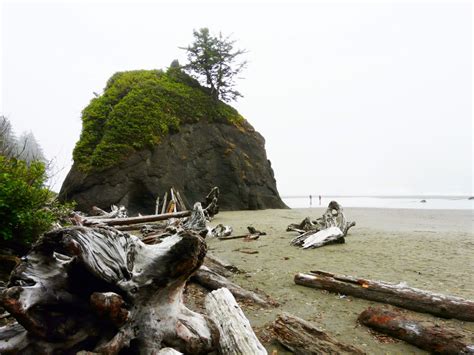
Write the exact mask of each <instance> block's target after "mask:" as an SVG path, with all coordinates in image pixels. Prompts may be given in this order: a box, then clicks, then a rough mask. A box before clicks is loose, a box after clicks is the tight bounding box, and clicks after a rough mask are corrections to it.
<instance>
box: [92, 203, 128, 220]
mask: <svg viewBox="0 0 474 355" xmlns="http://www.w3.org/2000/svg"><path fill="white" fill-rule="evenodd" d="M91 214H92V216H91V217H89V218H90V219H108V218H126V217H127V209H126V208H125V207H124V206H118V207H117V206H115V205H112V206H111V207H110V212H106V211H104V210H103V209H101V208H99V207H97V206H93V207H92V209H91Z"/></svg>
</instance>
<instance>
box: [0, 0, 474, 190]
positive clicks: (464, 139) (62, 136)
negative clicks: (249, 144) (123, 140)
mask: <svg viewBox="0 0 474 355" xmlns="http://www.w3.org/2000/svg"><path fill="white" fill-rule="evenodd" d="M1 21H2V26H1V30H2V36H1V39H2V42H1V60H2V72H1V85H2V95H1V99H2V102H1V106H0V113H1V114H4V115H6V116H7V117H8V118H9V119H10V120H11V122H12V124H13V126H14V129H15V131H16V132H17V133H20V132H21V131H23V130H31V131H32V132H33V133H34V135H35V136H36V138H37V140H38V141H39V142H40V144H41V146H42V147H43V149H44V151H45V154H46V156H47V157H48V158H50V159H52V158H54V159H55V164H56V167H57V168H63V170H62V171H61V172H60V173H59V174H57V176H56V184H55V186H54V189H55V190H59V188H60V185H61V183H62V180H63V179H64V177H65V175H66V174H67V171H68V170H69V167H70V165H71V163H72V150H73V148H74V145H75V143H76V141H77V140H78V138H79V134H80V131H81V120H80V113H81V110H82V109H83V108H84V107H85V106H86V105H87V104H88V102H89V101H90V99H91V98H92V97H93V92H94V91H95V92H99V93H100V92H101V91H102V89H103V87H104V86H105V83H106V81H107V79H108V78H109V77H110V76H111V75H112V74H113V73H115V72H117V71H124V70H133V69H153V68H165V67H167V66H168V65H169V64H170V63H171V61H172V60H173V59H175V58H177V59H179V60H180V62H181V63H183V62H185V53H184V52H183V51H181V50H179V49H178V46H186V45H187V44H189V43H190V42H191V41H192V30H193V29H198V28H200V27H209V28H210V30H211V31H213V32H218V31H222V32H223V33H224V34H233V37H234V39H236V40H238V44H239V45H240V47H242V48H246V49H247V50H248V51H249V53H248V60H249V65H248V69H247V70H246V71H245V73H244V76H245V80H242V81H241V82H240V83H239V86H238V89H240V91H241V92H242V93H243V94H244V96H245V97H244V98H242V99H240V100H239V101H238V102H237V103H235V104H234V106H235V107H236V108H237V109H238V110H239V111H240V113H241V114H242V115H243V116H244V117H245V118H247V119H248V120H249V121H250V123H251V124H252V125H253V126H254V127H255V128H256V129H257V130H258V131H259V132H260V133H261V134H262V135H263V136H264V137H265V139H266V148H267V155H268V157H269V159H270V160H271V162H272V166H273V169H274V171H275V176H276V179H277V184H278V188H279V191H280V194H281V195H296V194H305V195H306V194H309V193H313V194H323V195H327V194H466V195H471V194H472V185H473V172H472V166H473V150H472V135H473V132H472V64H471V62H472V32H471V22H472V11H471V5H470V3H469V2H464V3H456V2H453V1H449V2H446V3H444V4H443V3H439V2H438V3H436V4H430V3H428V2H422V3H419V4H416V3H407V2H405V3H395V4H390V3H388V2H383V3H378V4H376V3H373V2H372V3H360V4H357V3H349V4H335V3H332V2H331V3H321V2H318V3H315V4H295V3H286V4H285V3H281V4H278V5H276V4H269V3H266V4H263V3H262V4H251V3H241V4H225V3H224V4H223V3H221V4H219V3H214V4H212V3H197V2H196V3H195V4H183V3H180V4H176V3H175V5H172V4H165V3H158V2H157V3H153V4H152V3H145V4H136V3H132V2H130V3H123V4H120V5H117V4H115V5H114V4H111V3H102V4H98V3H82V4H81V3H76V4H73V3H63V4H60V3H38V2H36V3H30V4H28V3H19V2H18V1H15V2H8V1H7V2H3V7H2V17H1Z"/></svg>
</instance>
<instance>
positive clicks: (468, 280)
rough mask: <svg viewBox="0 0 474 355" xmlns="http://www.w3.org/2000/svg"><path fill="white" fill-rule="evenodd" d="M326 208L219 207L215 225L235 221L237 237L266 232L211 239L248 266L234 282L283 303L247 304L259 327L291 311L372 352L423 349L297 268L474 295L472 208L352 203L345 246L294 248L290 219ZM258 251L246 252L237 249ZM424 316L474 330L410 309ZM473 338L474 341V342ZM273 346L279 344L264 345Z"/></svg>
mask: <svg viewBox="0 0 474 355" xmlns="http://www.w3.org/2000/svg"><path fill="white" fill-rule="evenodd" d="M323 211H324V208H312V209H293V210H264V211H237V212H221V213H220V214H218V215H217V216H216V218H215V219H214V220H213V221H212V223H211V224H213V225H216V224H218V223H223V224H226V225H231V226H232V227H233V229H234V234H235V235H238V234H245V233H246V227H247V226H248V225H252V226H254V227H255V228H257V229H259V230H262V231H266V232H267V235H266V236H262V237H260V239H259V240H257V241H251V242H244V241H243V240H241V239H235V240H228V241H219V240H216V239H214V240H209V241H208V246H209V250H210V252H211V253H213V254H214V255H216V256H218V257H220V258H222V259H224V260H226V261H228V262H230V263H233V264H235V265H236V266H237V267H239V268H240V269H242V270H244V271H246V273H243V274H237V275H235V276H234V277H233V281H234V282H236V283H238V284H239V285H241V286H242V287H245V288H248V289H251V290H262V291H264V292H265V293H267V294H268V295H270V296H271V297H273V298H274V299H276V300H277V301H278V302H279V303H280V307H279V308H276V309H270V310H267V309H259V308H258V307H245V306H244V312H245V313H246V315H247V316H248V318H249V319H250V321H251V323H252V326H253V327H254V328H256V329H261V328H264V327H265V325H266V324H268V323H269V322H272V321H273V320H274V319H275V317H276V315H277V314H278V313H280V312H282V311H286V312H289V313H292V314H294V315H297V316H299V317H301V318H304V319H306V320H309V321H312V322H314V323H315V324H316V325H318V326H319V327H320V328H322V329H325V330H326V331H327V332H328V333H330V334H331V335H333V336H334V337H336V338H337V339H339V340H341V341H344V342H347V343H350V344H353V345H356V346H359V347H360V348H361V349H362V350H365V351H366V352H368V353H370V354H412V353H413V354H415V353H416V354H423V353H425V352H424V351H422V350H420V349H418V348H416V347H413V346H411V345H408V344H406V343H404V342H396V343H388V344H385V343H382V342H380V341H379V340H377V339H376V338H375V337H374V336H373V335H372V334H370V333H369V332H368V331H367V329H366V328H364V327H362V326H358V325H357V323H356V319H357V316H358V315H359V314H360V313H361V312H362V311H363V310H364V309H365V308H367V307H368V306H371V305H381V304H377V303H376V302H371V301H366V300H361V299H357V298H354V297H344V298H341V297H340V296H339V295H336V294H331V293H328V292H325V291H320V290H315V289H311V288H307V287H303V286H298V285H295V284H294V282H293V277H294V275H295V274H296V273H297V272H307V271H310V270H325V271H330V272H334V273H341V274H347V275H353V276H358V277H362V278H369V279H374V280H383V281H388V282H394V283H398V282H406V283H408V285H409V286H412V287H416V288H420V289H425V290H430V291H433V292H439V293H444V294H450V295H455V296H460V297H464V298H469V299H474V273H473V271H474V232H473V212H472V211H471V210H458V211H456V210H449V211H448V210H413V209H410V210H408V209H407V210H402V209H398V210H397V209H368V208H367V209H366V208H347V209H345V213H346V216H347V219H348V220H351V221H352V220H353V221H356V222H357V226H355V227H353V228H352V229H351V230H350V233H349V236H348V237H347V238H346V243H345V244H337V245H329V246H325V247H322V248H319V249H310V250H303V249H300V248H296V247H291V246H290V245H289V241H290V240H291V239H292V237H294V236H295V235H296V233H294V232H285V230H286V227H287V225H288V224H290V223H298V222H300V221H301V220H302V219H303V218H304V217H306V216H310V217H311V218H316V217H319V216H321V215H322V213H323ZM240 248H246V249H253V250H256V251H258V253H257V254H244V253H242V252H240V251H238V249H240ZM407 314H409V315H411V316H416V317H418V318H420V319H426V320H433V321H436V322H437V323H438V324H441V325H447V326H452V327H455V328H456V329H460V328H462V329H464V330H466V331H467V332H469V333H470V334H471V335H472V334H474V323H472V322H462V321H457V320H442V319H439V318H436V317H433V316H430V315H423V314H419V313H415V312H410V311H407ZM473 341H474V339H473ZM265 345H266V346H267V349H268V350H270V351H271V350H273V349H278V353H279V354H285V353H286V352H285V351H284V350H282V349H281V348H280V347H278V346H277V345H276V344H273V343H267V344H265Z"/></svg>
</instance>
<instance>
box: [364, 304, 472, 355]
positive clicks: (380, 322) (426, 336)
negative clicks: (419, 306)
mask: <svg viewBox="0 0 474 355" xmlns="http://www.w3.org/2000/svg"><path fill="white" fill-rule="evenodd" d="M358 321H359V322H360V323H361V324H363V325H365V326H367V327H370V328H372V329H374V330H376V331H379V332H381V333H384V334H388V335H390V336H392V337H395V338H398V339H401V340H404V341H406V342H407V343H410V344H412V345H415V346H417V347H419V348H420V349H423V350H426V351H429V352H430V353H435V354H474V344H468V343H467V342H466V341H465V339H463V338H464V337H463V335H462V334H460V333H459V332H455V331H453V330H449V329H446V328H444V327H442V326H439V325H438V324H434V323H432V322H431V323H427V322H423V323H422V322H420V321H417V320H415V319H410V318H407V317H405V316H403V315H402V314H400V313H399V312H394V311H390V310H387V309H382V308H379V307H378V308H372V307H369V308H368V309H366V310H365V311H364V312H362V313H361V314H360V315H359V318H358Z"/></svg>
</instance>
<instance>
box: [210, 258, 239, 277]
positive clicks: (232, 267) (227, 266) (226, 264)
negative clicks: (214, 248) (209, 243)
mask: <svg viewBox="0 0 474 355" xmlns="http://www.w3.org/2000/svg"><path fill="white" fill-rule="evenodd" d="M206 259H208V260H210V261H211V262H212V263H213V264H216V265H219V266H220V267H222V268H224V269H226V270H229V271H231V272H234V273H239V272H241V271H240V270H239V268H238V267H237V266H235V265H232V264H231V263H229V262H227V261H225V260H222V259H221V258H219V257H217V256H215V255H214V254H211V253H207V254H206Z"/></svg>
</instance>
